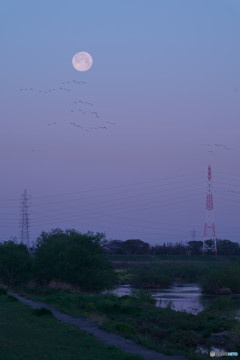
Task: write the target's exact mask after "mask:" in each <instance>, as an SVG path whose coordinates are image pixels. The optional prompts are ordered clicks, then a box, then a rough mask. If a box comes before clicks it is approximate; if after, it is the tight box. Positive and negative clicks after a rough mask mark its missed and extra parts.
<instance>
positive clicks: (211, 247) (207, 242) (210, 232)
mask: <svg viewBox="0 0 240 360" xmlns="http://www.w3.org/2000/svg"><path fill="white" fill-rule="evenodd" d="M208 251H210V252H212V253H214V254H215V255H217V241H216V231H215V220H214V212H213V195H212V168H211V165H208V188H207V198H206V219H205V224H204V239H203V254H206V253H207V252H208Z"/></svg>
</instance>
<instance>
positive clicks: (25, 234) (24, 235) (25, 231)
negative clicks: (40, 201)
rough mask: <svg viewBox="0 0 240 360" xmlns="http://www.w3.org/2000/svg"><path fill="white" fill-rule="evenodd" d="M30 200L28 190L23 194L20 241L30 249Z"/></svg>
mask: <svg viewBox="0 0 240 360" xmlns="http://www.w3.org/2000/svg"><path fill="white" fill-rule="evenodd" d="M28 200H29V197H28V195H27V190H24V192H23V194H22V195H21V214H20V215H21V218H20V243H21V244H24V245H26V246H27V248H28V249H29V247H30V243H29V218H28V207H29V206H28Z"/></svg>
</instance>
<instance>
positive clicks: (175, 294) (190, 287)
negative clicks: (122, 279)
mask: <svg viewBox="0 0 240 360" xmlns="http://www.w3.org/2000/svg"><path fill="white" fill-rule="evenodd" d="M131 291H132V287H131V286H130V285H121V286H119V287H117V288H116V289H114V290H113V291H111V292H112V293H113V294H115V295H117V296H124V295H130V294H131ZM148 291H149V292H150V293H151V295H152V297H153V298H154V299H155V300H156V306H159V307H163V308H164V307H167V306H171V308H172V309H173V310H176V311H186V312H189V313H192V314H197V313H199V312H200V311H202V310H203V309H204V308H206V307H207V306H208V305H211V303H212V302H213V300H214V299H216V296H212V295H203V294H202V293H201V288H200V286H199V285H198V284H183V285H182V286H177V285H174V286H172V287H170V288H168V289H158V290H153V289H149V290H148ZM218 297H219V296H218ZM221 297H222V295H221ZM227 297H228V298H230V299H231V301H232V305H233V306H232V308H233V309H234V310H235V313H236V316H237V317H239V318H240V295H228V296H227Z"/></svg>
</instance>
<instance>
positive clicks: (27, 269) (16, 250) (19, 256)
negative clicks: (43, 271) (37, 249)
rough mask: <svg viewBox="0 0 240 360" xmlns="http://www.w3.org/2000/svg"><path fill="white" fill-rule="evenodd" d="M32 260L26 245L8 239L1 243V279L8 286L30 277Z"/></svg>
mask: <svg viewBox="0 0 240 360" xmlns="http://www.w3.org/2000/svg"><path fill="white" fill-rule="evenodd" d="M31 267H32V261H31V257H30V255H29V253H28V251H27V248H26V246H24V245H22V244H15V243H14V242H13V241H6V242H4V243H1V244H0V280H1V282H2V283H4V284H5V285H7V286H8V287H13V286H15V285H18V284H21V283H23V282H26V281H27V280H29V279H30V274H31Z"/></svg>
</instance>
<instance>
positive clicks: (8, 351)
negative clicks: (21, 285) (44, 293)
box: [0, 295, 142, 360]
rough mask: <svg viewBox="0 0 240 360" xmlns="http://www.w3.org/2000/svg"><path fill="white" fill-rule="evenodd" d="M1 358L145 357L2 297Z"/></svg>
mask: <svg viewBox="0 0 240 360" xmlns="http://www.w3.org/2000/svg"><path fill="white" fill-rule="evenodd" d="M0 344H1V351H0V359H1V360H103V359H104V360H113V359H114V360H141V359H142V358H141V357H138V356H132V355H130V354H126V353H124V352H122V351H121V350H118V349H116V348H114V347H110V346H105V345H102V344H100V343H99V342H98V341H96V340H95V339H94V338H93V337H91V336H89V335H87V334H86V333H84V332H81V331H79V330H77V329H74V328H73V327H70V326H69V325H65V324H62V323H60V322H58V321H57V320H56V319H54V318H53V317H52V316H51V315H44V316H36V315H34V311H33V310H32V309H30V308H28V307H27V306H25V305H23V304H21V303H19V302H18V301H13V299H12V298H11V297H8V296H6V295H2V296H0Z"/></svg>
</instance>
